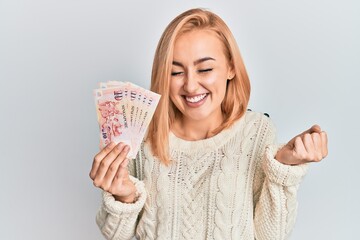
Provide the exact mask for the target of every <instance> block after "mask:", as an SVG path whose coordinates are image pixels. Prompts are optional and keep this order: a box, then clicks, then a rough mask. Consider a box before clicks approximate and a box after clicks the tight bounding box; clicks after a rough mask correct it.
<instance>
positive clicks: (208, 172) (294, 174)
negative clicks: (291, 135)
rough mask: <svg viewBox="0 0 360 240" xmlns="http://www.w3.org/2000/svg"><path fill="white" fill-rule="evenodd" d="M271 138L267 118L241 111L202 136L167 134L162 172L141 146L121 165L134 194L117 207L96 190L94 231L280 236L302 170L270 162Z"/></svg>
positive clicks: (287, 226) (247, 238) (221, 238)
mask: <svg viewBox="0 0 360 240" xmlns="http://www.w3.org/2000/svg"><path fill="white" fill-rule="evenodd" d="M275 138H276V134H275V128H274V125H273V124H272V122H271V120H270V119H269V118H268V117H266V116H264V115H263V114H261V113H256V112H246V113H245V115H244V116H243V117H242V118H241V119H240V120H238V121H237V122H236V123H235V124H234V125H233V126H232V127H231V128H229V129H226V130H223V131H222V132H220V133H219V134H217V135H215V136H213V137H211V138H208V139H204V140H199V141H185V140H182V139H179V138H177V137H176V136H175V135H173V134H172V133H171V134H170V139H169V140H170V150H171V157H172V159H173V163H172V164H171V165H170V166H168V167H167V166H164V165H163V164H161V163H160V162H159V161H158V160H156V159H154V157H153V156H152V155H151V150H150V147H149V146H148V145H147V144H146V143H145V144H144V146H143V147H142V149H141V152H140V154H139V159H136V160H135V161H133V162H131V165H130V166H129V170H130V172H131V174H132V175H133V176H134V177H131V179H132V181H133V182H134V183H135V185H136V187H137V189H138V192H139V193H140V197H139V199H138V200H137V202H135V203H133V204H125V203H121V202H117V201H115V199H114V198H113V196H112V195H111V194H109V193H107V192H104V193H103V204H102V206H101V208H100V210H99V212H98V214H97V217H96V221H97V224H98V226H99V228H100V230H101V232H102V233H103V235H104V236H105V237H106V238H107V239H133V237H134V236H136V238H137V239H166V240H178V239H195V240H200V239H218V240H230V239H233V240H235V239H241V240H254V239H258V240H281V239H287V238H288V236H289V234H290V232H291V230H292V228H293V226H294V222H295V217H296V208H297V201H296V193H297V189H298V185H299V183H300V181H301V179H302V177H303V176H304V175H305V173H306V169H307V166H306V165H298V166H288V165H283V164H281V163H280V162H278V161H277V160H275V159H274V156H275V154H276V152H277V150H278V149H279V146H278V145H276V142H275Z"/></svg>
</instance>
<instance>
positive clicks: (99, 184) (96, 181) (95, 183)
mask: <svg viewBox="0 0 360 240" xmlns="http://www.w3.org/2000/svg"><path fill="white" fill-rule="evenodd" d="M93 184H94V186H95V187H101V183H100V181H98V180H96V179H95V180H94V181H93Z"/></svg>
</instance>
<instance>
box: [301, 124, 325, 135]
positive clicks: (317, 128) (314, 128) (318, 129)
mask: <svg viewBox="0 0 360 240" xmlns="http://www.w3.org/2000/svg"><path fill="white" fill-rule="evenodd" d="M314 132H317V133H321V127H320V126H319V125H317V124H315V125H313V126H312V127H311V128H309V129H308V130H306V131H305V132H303V133H302V134H300V135H303V134H305V133H310V134H311V133H314Z"/></svg>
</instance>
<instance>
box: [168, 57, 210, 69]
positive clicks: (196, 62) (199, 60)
mask: <svg viewBox="0 0 360 240" xmlns="http://www.w3.org/2000/svg"><path fill="white" fill-rule="evenodd" d="M209 60H212V61H216V60H215V59H214V58H212V57H203V58H200V59H198V60H195V61H194V65H197V64H199V63H202V62H205V61H209ZM172 64H173V65H175V66H179V67H184V65H183V64H182V63H180V62H177V61H173V62H172Z"/></svg>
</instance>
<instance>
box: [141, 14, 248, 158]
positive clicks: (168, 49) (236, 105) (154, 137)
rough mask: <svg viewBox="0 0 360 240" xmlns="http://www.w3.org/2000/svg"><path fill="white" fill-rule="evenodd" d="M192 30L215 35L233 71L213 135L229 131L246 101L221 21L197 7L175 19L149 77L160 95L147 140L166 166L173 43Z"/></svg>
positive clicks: (235, 54)
mask: <svg viewBox="0 0 360 240" xmlns="http://www.w3.org/2000/svg"><path fill="white" fill-rule="evenodd" d="M196 29H199V30H202V29H206V30H210V31H213V32H215V33H216V35H217V36H218V37H219V39H220V40H221V41H222V43H223V44H224V51H225V56H226V57H227V59H228V63H229V64H231V66H232V67H233V69H234V72H235V76H234V78H232V79H231V81H228V83H227V90H226V95H225V98H224V100H223V102H222V104H221V108H222V111H223V115H224V122H223V124H222V125H221V126H219V127H218V128H217V129H215V131H214V134H217V133H219V132H220V131H222V130H223V129H226V128H229V127H230V126H231V125H232V124H233V123H234V122H235V121H236V120H238V119H239V118H241V116H242V115H243V114H244V113H245V111H246V109H247V105H248V102H249V98H250V81H249V78H248V75H247V72H246V69H245V66H244V63H243V61H242V58H241V55H240V51H239V48H238V46H237V44H236V41H235V39H234V36H233V35H232V33H231V31H230V29H229V28H228V26H227V25H226V24H225V22H224V21H223V20H222V19H221V18H220V17H219V16H217V15H216V14H214V13H212V12H210V11H208V10H204V9H199V8H196V9H190V10H188V11H186V12H184V13H182V14H180V15H179V16H177V17H176V18H175V19H174V20H172V21H171V22H170V24H169V25H168V26H167V27H166V29H165V31H164V33H163V34H162V36H161V38H160V41H159V43H158V46H157V49H156V52H155V57H154V62H153V68H152V75H151V91H154V92H157V93H159V94H161V99H160V102H159V104H158V107H157V109H156V111H155V113H154V117H153V119H152V121H151V123H150V126H149V131H148V135H147V140H148V141H149V142H150V144H151V150H152V153H153V155H154V156H155V157H157V158H158V159H159V160H160V161H161V162H163V163H164V164H166V165H167V164H169V163H170V153H169V131H170V129H171V125H172V124H173V122H174V119H175V117H176V115H177V114H178V109H177V108H176V107H175V105H174V104H173V103H172V101H171V100H170V96H169V91H170V90H169V89H170V79H171V68H172V62H173V49H174V44H175V41H176V39H177V38H178V37H179V36H180V35H181V34H183V33H185V32H189V31H192V30H196Z"/></svg>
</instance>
